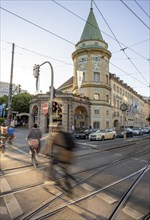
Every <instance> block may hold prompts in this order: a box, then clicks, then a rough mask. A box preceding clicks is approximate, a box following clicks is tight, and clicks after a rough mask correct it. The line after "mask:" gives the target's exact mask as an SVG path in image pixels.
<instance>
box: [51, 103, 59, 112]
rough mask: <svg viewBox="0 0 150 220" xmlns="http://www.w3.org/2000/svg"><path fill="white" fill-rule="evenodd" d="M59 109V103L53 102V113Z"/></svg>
mask: <svg viewBox="0 0 150 220" xmlns="http://www.w3.org/2000/svg"><path fill="white" fill-rule="evenodd" d="M57 109H58V104H57V102H53V106H52V110H53V112H56V111H57Z"/></svg>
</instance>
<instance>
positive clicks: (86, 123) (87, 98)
mask: <svg viewBox="0 0 150 220" xmlns="http://www.w3.org/2000/svg"><path fill="white" fill-rule="evenodd" d="M110 58H111V52H110V51H109V50H108V44H107V43H106V42H105V41H104V40H103V37H102V34H101V32H100V29H99V27H98V24H97V21H96V19H95V15H94V13H93V9H92V8H91V9H90V13H89V16H88V18H87V22H86V24H85V27H84V30H83V33H82V35H81V38H80V41H79V42H78V43H77V44H76V46H75V51H74V52H73V54H72V59H73V64H74V70H73V76H72V77H71V78H70V79H68V80H67V81H66V82H65V83H63V84H62V85H61V86H60V87H59V88H58V89H56V90H55V97H54V100H53V115H52V118H53V121H57V122H61V123H62V126H63V128H64V130H66V131H69V132H70V131H72V129H75V130H77V129H80V128H82V127H84V128H88V127H93V128H97V129H99V128H100V129H104V128H114V127H115V128H116V129H119V128H120V127H122V126H124V125H125V126H129V127H143V126H146V125H148V122H146V116H148V114H149V113H147V112H144V109H145V108H147V109H150V108H149V106H150V105H149V103H148V102H146V101H145V100H144V99H143V97H142V96H141V95H139V94H138V93H137V92H135V91H134V90H133V89H132V88H131V87H129V86H128V85H127V84H125V83H124V82H123V81H122V80H121V79H120V78H118V77H116V75H115V74H111V73H110V72H109V61H110ZM49 97H50V94H49V93H47V94H37V95H36V96H34V97H33V99H32V100H31V102H30V117H29V127H30V126H32V124H33V123H34V122H36V123H38V125H39V127H40V128H41V130H42V131H43V132H47V131H48V128H49ZM123 103H125V104H126V105H127V111H125V112H123V111H121V109H120V106H121V105H122V104H123ZM145 106H146V107H145ZM146 114H147V115H146ZM50 117H51V116H50Z"/></svg>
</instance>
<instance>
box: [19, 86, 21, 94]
mask: <svg viewBox="0 0 150 220" xmlns="http://www.w3.org/2000/svg"><path fill="white" fill-rule="evenodd" d="M19 93H21V85H20V84H19Z"/></svg>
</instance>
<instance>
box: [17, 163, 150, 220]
mask: <svg viewBox="0 0 150 220" xmlns="http://www.w3.org/2000/svg"><path fill="white" fill-rule="evenodd" d="M148 166H149V164H148V165H147V166H145V167H143V168H142V169H140V170H138V171H136V172H134V173H132V174H130V175H128V176H126V177H124V178H121V179H119V180H118V181H115V182H112V183H110V184H108V185H106V186H104V187H103V188H101V189H97V190H94V191H92V192H90V193H88V194H86V195H84V196H81V197H79V198H75V199H69V200H68V201H65V202H64V204H62V205H59V206H57V207H56V208H55V209H54V210H53V211H49V212H47V213H46V214H41V215H38V216H37V214H38V213H39V212H40V211H41V210H43V209H45V208H46V207H48V206H50V205H51V204H53V202H54V201H55V200H56V199H59V198H60V197H61V196H62V195H64V193H63V192H60V193H59V194H58V195H56V196H54V197H53V198H51V199H49V200H48V201H46V202H45V204H43V205H42V206H40V207H38V208H36V209H35V210H34V211H32V212H30V213H28V214H26V215H24V216H22V217H21V218H17V219H20V220H29V219H31V220H32V219H34V220H43V219H46V218H48V217H51V216H53V215H55V214H57V213H58V212H61V211H62V210H64V209H65V208H70V207H71V206H72V205H75V204H76V203H79V202H81V201H83V200H86V199H88V198H90V197H92V196H94V195H96V194H98V193H100V192H102V191H104V190H106V189H109V188H111V187H112V186H115V185H117V184H119V183H121V182H123V181H125V180H127V179H130V178H132V177H134V176H136V175H137V174H139V176H138V177H137V178H136V180H135V181H134V184H132V185H131V186H130V187H129V188H128V190H127V196H129V195H130V192H132V190H133V189H134V188H135V186H136V184H137V183H138V182H139V180H140V179H141V178H142V176H143V174H144V173H145V172H147V170H148V169H149V168H148ZM127 196H124V198H126V197H127ZM121 201H122V198H121V199H120V203H121ZM117 210H118V207H115V212H116V211H117ZM113 213H114V211H113ZM33 217H34V218H33ZM17 219H16V220H17ZM110 220H112V218H110Z"/></svg>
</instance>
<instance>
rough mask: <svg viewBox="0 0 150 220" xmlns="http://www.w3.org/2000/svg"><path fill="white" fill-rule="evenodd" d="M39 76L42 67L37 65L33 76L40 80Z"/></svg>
mask: <svg viewBox="0 0 150 220" xmlns="http://www.w3.org/2000/svg"><path fill="white" fill-rule="evenodd" d="M39 74H40V66H39V65H36V64H35V65H34V67H33V75H34V77H35V78H38V76H39Z"/></svg>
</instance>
